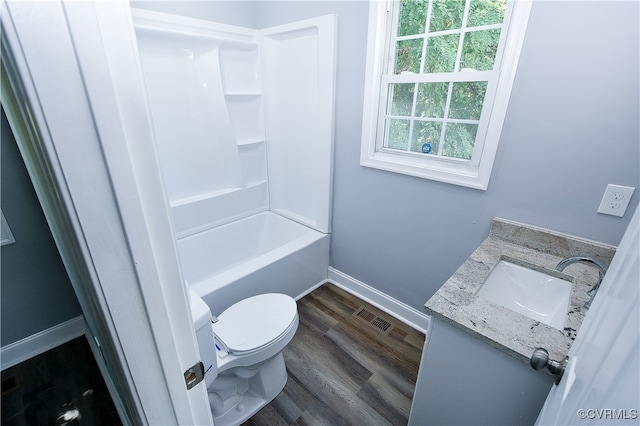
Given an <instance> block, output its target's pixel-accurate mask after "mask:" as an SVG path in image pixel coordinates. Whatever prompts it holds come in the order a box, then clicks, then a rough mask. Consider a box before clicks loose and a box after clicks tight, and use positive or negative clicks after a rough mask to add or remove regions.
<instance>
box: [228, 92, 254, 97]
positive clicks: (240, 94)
mask: <svg viewBox="0 0 640 426" xmlns="http://www.w3.org/2000/svg"><path fill="white" fill-rule="evenodd" d="M224 95H225V96H226V97H228V98H231V97H254V98H255V97H258V96H262V93H260V92H225V94H224Z"/></svg>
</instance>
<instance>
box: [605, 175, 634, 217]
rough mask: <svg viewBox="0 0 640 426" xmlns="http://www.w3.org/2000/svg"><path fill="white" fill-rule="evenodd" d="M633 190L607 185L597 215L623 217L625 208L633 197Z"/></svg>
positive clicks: (631, 188) (626, 187) (630, 187)
mask: <svg viewBox="0 0 640 426" xmlns="http://www.w3.org/2000/svg"><path fill="white" fill-rule="evenodd" d="M633 191H635V188H634V187H633V186H622V185H613V184H611V183H610V184H609V185H607V189H606V190H605V191H604V196H603V197H602V201H601V202H600V207H598V213H602V214H609V215H611V216H618V217H622V216H624V213H625V212H626V211H627V206H628V205H629V201H631V197H632V196H633Z"/></svg>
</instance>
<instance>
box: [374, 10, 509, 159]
mask: <svg viewBox="0 0 640 426" xmlns="http://www.w3.org/2000/svg"><path fill="white" fill-rule="evenodd" d="M470 7H471V0H466V1H465V5H464V10H463V16H462V21H461V25H460V28H456V29H448V30H441V31H434V32H430V25H431V16H432V9H433V0H429V3H428V6H427V13H426V14H425V15H426V16H425V25H424V32H423V33H421V34H411V35H405V36H398V35H397V33H398V29H397V26H396V27H395V28H394V32H393V34H394V36H393V37H392V43H390V46H393V48H392V52H390V53H391V54H390V55H389V57H390V60H389V62H388V66H389V67H390V70H389V71H390V74H392V75H393V74H394V73H395V67H396V59H395V56H396V51H395V49H396V46H397V43H398V42H399V41H404V40H418V39H422V52H421V57H420V68H419V70H420V74H422V75H424V74H432V75H433V74H435V73H425V66H426V58H427V51H428V48H429V40H430V39H432V38H433V37H437V36H443V35H452V34H458V35H459V37H458V47H457V50H456V58H455V63H454V67H453V71H452V72H447V73H438V74H443V77H444V78H443V79H442V80H440V81H442V82H447V83H448V88H447V97H446V102H445V108H444V112H443V117H442V118H436V117H416V115H415V112H416V108H417V103H418V93H419V84H420V83H419V82H415V83H414V88H413V101H412V106H411V113H410V116H409V117H406V116H397V115H392V114H391V108H392V100H393V95H394V89H395V88H394V86H392V84H393V83H391V82H389V83H387V84H388V86H387V89H389V88H391V90H387V91H388V97H387V113H386V114H385V117H384V121H385V126H384V128H385V131H384V135H385V136H384V141H383V144H382V145H383V147H385V148H388V149H394V150H398V149H397V148H390V147H388V143H389V138H390V129H391V120H393V119H399V120H405V121H407V120H408V121H409V132H408V135H407V145H406V149H405V151H407V152H408V153H414V152H415V151H413V150H412V146H413V136H414V130H415V122H416V121H425V122H437V123H441V124H442V125H441V129H440V137H439V142H438V150H437V152H435V153H419V152H415V153H416V154H418V155H421V156H423V155H427V156H438V157H443V149H444V148H445V137H446V134H447V125H448V124H449V123H460V124H472V125H475V126H477V127H479V125H480V121H481V120H465V119H455V118H450V117H449V113H450V110H451V98H452V95H453V84H454V83H453V81H452V80H451V78H450V74H452V73H457V74H459V73H461V70H460V63H461V60H462V52H463V48H464V42H465V38H466V37H468V36H469V34H471V33H472V32H475V31H486V30H492V29H500V30H502V28H503V25H504V19H503V22H501V23H499V24H490V25H480V26H474V27H467V23H468V17H469V10H470ZM399 11H400V2H398V3H397V4H396V5H395V11H394V15H395V16H396V17H398V18H395V23H396V25H397V23H398V22H399ZM498 61H499V59H498V52H496V57H495V58H494V64H493V69H495V68H496V65H497V63H498ZM471 72H473V73H477V71H471ZM463 73H464V71H463ZM411 74H413V73H411ZM456 80H458V79H456ZM489 80H490V79H489V78H487V79H481V80H476V79H470V80H466V79H462V80H459V81H463V82H471V81H484V82H486V83H487V85H488V84H489ZM485 96H486V92H485ZM483 110H484V105H483ZM476 130H478V129H477V128H476ZM478 136H479V134H478V133H476V140H477V139H478ZM475 142H476V141H474V144H473V145H474V148H473V152H474V153H475V152H477V151H479V150H478V149H476V148H477V147H476V143H475ZM398 151H399V150H398ZM446 158H450V159H458V160H459V159H460V158H456V157H446ZM472 158H473V154H472Z"/></svg>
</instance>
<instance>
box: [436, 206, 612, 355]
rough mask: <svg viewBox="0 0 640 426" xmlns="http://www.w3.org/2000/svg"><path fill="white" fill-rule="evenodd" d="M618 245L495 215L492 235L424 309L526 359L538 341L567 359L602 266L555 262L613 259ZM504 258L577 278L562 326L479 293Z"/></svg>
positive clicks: (604, 261) (501, 348) (557, 274)
mask: <svg viewBox="0 0 640 426" xmlns="http://www.w3.org/2000/svg"><path fill="white" fill-rule="evenodd" d="M614 254H615V247H613V246H610V245H606V244H602V243H597V242H594V241H590V240H586V239H582V238H577V237H572V236H569V235H566V234H561V233H558V232H555V231H550V230H547V229H543V228H538V227H535V226H531V225H525V224H522V223H517V222H513V221H510V220H506V219H500V218H495V219H494V220H493V223H492V225H491V231H490V233H489V236H488V237H487V238H486V239H485V240H484V242H483V243H482V244H481V245H480V246H479V247H478V248H477V249H476V250H475V251H474V252H473V253H472V254H471V256H470V257H469V258H468V259H467V260H466V261H465V262H464V263H463V264H462V266H460V268H458V270H457V271H456V272H455V273H454V274H453V275H452V276H451V278H449V279H448V280H447V282H446V283H445V284H444V285H443V286H442V287H441V288H440V289H439V290H438V291H437V292H436V293H435V294H434V295H433V297H431V298H430V299H429V300H428V301H427V303H426V304H425V311H426V312H427V313H428V314H429V315H432V316H434V317H436V318H438V319H440V320H442V321H444V322H446V323H448V324H451V325H453V326H454V327H456V328H458V329H460V330H462V331H464V332H466V333H469V334H471V335H472V336H474V337H476V338H478V339H480V340H482V341H484V342H486V343H488V344H489V345H491V346H493V347H495V348H497V349H499V350H500V351H502V352H504V353H506V354H508V355H510V356H512V357H514V358H516V359H518V360H521V361H523V362H525V363H527V364H528V363H529V358H530V357H531V354H532V353H533V350H534V349H535V348H537V347H542V348H545V349H547V350H548V351H549V356H550V358H551V359H554V360H562V359H563V358H564V357H565V356H566V355H567V353H568V352H569V349H570V348H571V344H572V343H573V341H574V340H575V336H576V333H577V332H578V330H579V329H580V325H581V324H582V320H583V318H584V315H585V311H586V309H585V308H584V307H583V305H584V303H585V302H586V301H587V300H588V299H589V296H587V294H586V292H587V291H588V290H589V289H590V288H591V287H592V286H593V285H594V284H595V283H596V282H597V280H598V270H597V269H596V268H594V267H592V266H589V265H587V264H585V263H582V262H580V263H575V264H572V265H570V266H567V267H566V268H565V270H564V271H563V273H559V272H557V271H555V267H556V265H557V264H558V262H560V261H561V260H562V259H563V258H565V257H567V256H577V255H583V256H587V257H591V258H594V259H597V260H600V261H601V262H603V263H604V264H605V265H607V266H608V265H609V263H611V259H612V258H613V255H614ZM500 260H507V261H510V262H513V263H518V264H521V265H522V266H526V267H529V268H531V269H536V270H539V271H541V272H545V273H547V274H549V275H552V276H556V277H559V278H565V279H568V280H570V281H573V283H574V284H573V293H572V295H571V303H570V307H569V313H568V315H567V319H566V320H565V323H564V327H563V328H564V329H563V330H557V329H555V328H553V327H550V326H547V325H545V324H543V323H541V322H539V321H535V320H532V319H529V318H528V317H525V316H523V315H521V314H519V313H517V312H514V311H511V310H510V309H507V308H505V307H503V306H500V305H497V304H494V303H492V302H490V301H488V300H486V299H483V298H482V297H478V296H477V295H476V293H477V292H478V290H479V289H480V287H481V286H482V284H484V282H485V281H486V279H487V277H488V276H489V273H490V272H491V271H492V269H493V267H494V266H495V265H496V264H497V263H498V261H500Z"/></svg>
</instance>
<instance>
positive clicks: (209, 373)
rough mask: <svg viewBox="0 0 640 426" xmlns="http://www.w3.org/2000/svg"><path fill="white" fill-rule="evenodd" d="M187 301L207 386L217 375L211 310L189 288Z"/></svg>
mask: <svg viewBox="0 0 640 426" xmlns="http://www.w3.org/2000/svg"><path fill="white" fill-rule="evenodd" d="M189 302H190V304H191V316H192V317H193V325H194V327H195V330H196V339H197V340H198V348H199V349H200V361H202V364H204V370H205V372H206V373H205V375H204V379H205V382H206V384H207V388H208V387H209V386H210V385H211V384H212V383H213V381H214V380H215V378H216V376H217V375H218V364H217V357H216V350H215V346H214V343H213V328H212V327H211V310H210V309H209V306H207V304H206V303H205V302H204V300H202V299H201V298H200V297H199V296H198V295H197V294H195V293H194V292H193V290H191V289H189Z"/></svg>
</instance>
